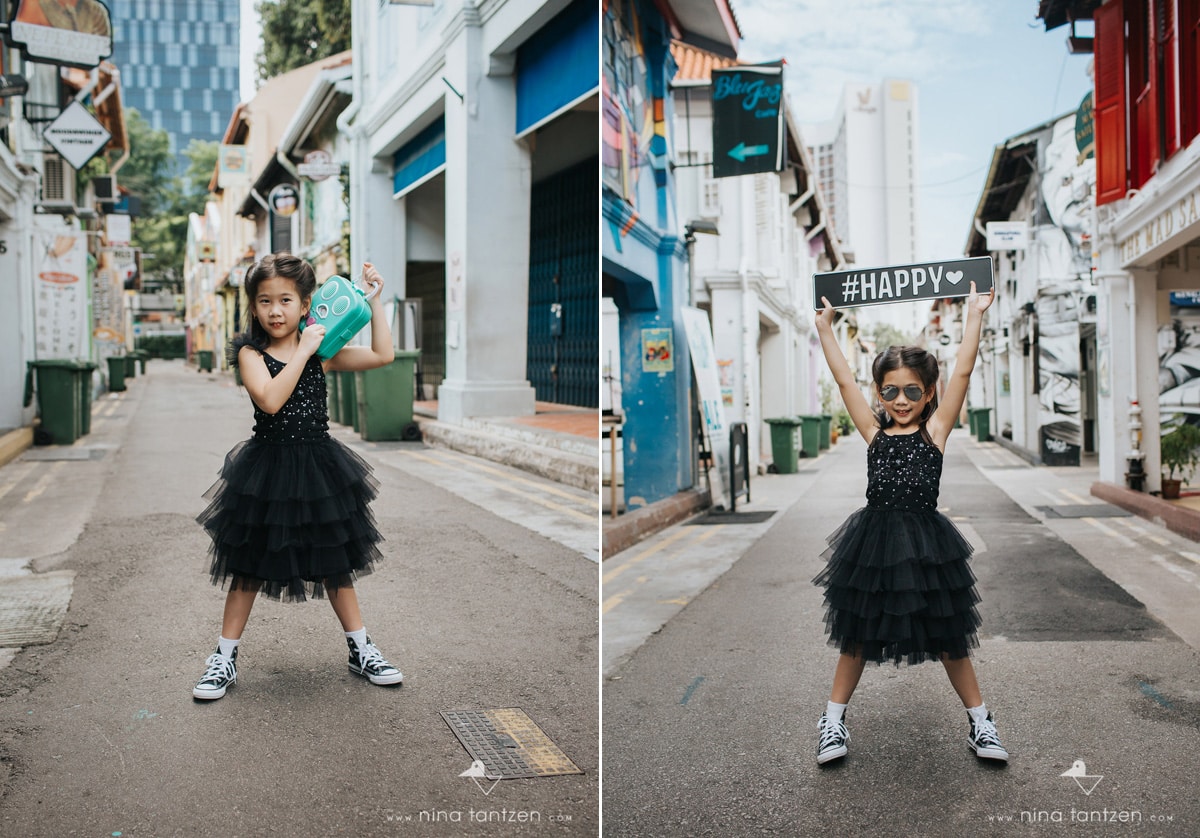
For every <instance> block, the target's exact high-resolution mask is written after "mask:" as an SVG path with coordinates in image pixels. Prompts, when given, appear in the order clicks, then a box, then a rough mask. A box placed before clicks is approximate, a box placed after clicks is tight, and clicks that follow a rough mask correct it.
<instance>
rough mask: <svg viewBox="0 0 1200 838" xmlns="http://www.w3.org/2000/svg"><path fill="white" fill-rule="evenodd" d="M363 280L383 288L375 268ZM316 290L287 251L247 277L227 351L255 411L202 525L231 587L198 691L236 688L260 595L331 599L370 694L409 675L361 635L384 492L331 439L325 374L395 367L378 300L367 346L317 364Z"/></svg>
mask: <svg viewBox="0 0 1200 838" xmlns="http://www.w3.org/2000/svg"><path fill="white" fill-rule="evenodd" d="M363 277H364V279H365V280H366V281H367V282H369V283H372V284H376V285H379V286H382V284H383V278H382V277H381V276H380V275H379V272H378V271H377V270H376V269H375V267H374V266H373V265H371V264H370V263H366V264H364V265H363ZM316 287H317V280H316V275H315V274H314V273H313V269H312V267H311V266H310V265H309V264H308V263H307V262H304V261H303V260H301V259H298V258H296V257H295V256H292V255H291V254H288V253H278V254H272V255H270V256H267V257H265V258H264V259H262V260H261V261H260V262H259V263H258V264H257V265H255V266H254V267H253V268H252V269H251V270H250V271H249V273H248V274H247V275H246V281H245V288H246V297H247V299H248V301H249V307H248V319H249V321H250V328H249V330H248V331H247V332H246V333H244V334H241V335H238V336H237V337H236V338H234V340H233V341H232V342H231V345H230V349H229V353H230V362H231V364H234V365H236V366H237V368H238V369H239V371H240V372H241V377H242V383H243V384H244V385H245V387H246V391H247V392H248V393H249V394H250V398H251V400H252V401H253V403H254V436H253V437H252V438H251V439H249V440H246V441H245V442H241V443H239V444H238V445H237V446H236V447H235V448H234V449H233V450H232V451H230V452H229V454H228V455H227V456H226V458H225V465H224V467H223V468H222V469H221V477H220V479H219V480H218V481H217V482H216V483H215V484H214V485H213V487H212V488H211V489H209V490H208V492H207V493H206V494H205V497H206V498H209V499H210V500H211V501H212V502H211V503H210V504H209V506H208V508H207V509H205V510H204V512H203V513H201V514H200V516H199V517H198V518H197V520H198V521H199V522H200V523H201V524H202V525H203V526H204V528H205V529H206V530H207V531H208V533H209V535H210V536H211V537H212V548H211V550H210V553H211V555H212V567H211V574H212V580H213V583H214V584H219V585H224V584H225V583H226V582H228V591H229V592H228V595H227V596H226V598H225V612H224V618H223V620H222V622H221V636H220V639H219V640H218V644H217V651H216V652H214V653H213V654H212V655H211V656H210V657H209V658H208V660H207V661H206V663H205V666H206V669H205V672H204V675H203V677H202V678H201V679H200V681H199V683H197V684H196V686H195V688H194V689H193V690H192V695H193V696H195V697H196V698H197V699H216V698H221V697H222V696H223V695H225V691H226V690H227V689H228V687H230V686H231V685H232V684H233V683H234V682H235V681H236V680H237V650H238V644H239V643H240V642H241V637H242V630H243V629H244V628H245V627H246V621H247V620H248V619H249V617H250V609H251V608H252V607H253V605H254V599H255V597H256V596H257V595H258V594H259V593H260V592H261V593H263V594H264V595H266V596H269V597H272V598H274V599H287V600H291V601H303V600H305V599H306V598H307V597H309V596H311V597H314V598H321V597H323V596H326V595H328V597H329V602H330V604H331V605H332V606H333V610H334V612H335V613H336V614H337V617H338V620H339V621H340V622H341V624H342V629H343V631H345V634H346V643H347V645H348V646H349V647H350V660H349V665H350V671H351V672H354V673H355V674H357V675H361V676H363V677H364V678H367V679H368V680H370V682H371V683H373V684H399V683H400V682H401V681H402V680H403V676H402V675H401V674H400V671H399V670H398V669H396V667H394V666H392V665H391V664H389V663H388V662H387V661H386V660H384V657H383V655H382V654H381V653H380V652H379V649H377V648H376V647H375V644H373V643H372V642H371V639H370V638H369V637H367V631H366V629H365V628H364V627H363V621H362V615H361V613H360V611H359V606H358V595H357V594H356V592H355V590H354V579H355V577H356V576H357V575H359V574H364V573H369V572H370V570H371V565H372V564H373V563H374V562H375V561H376V560H378V559H379V558H380V552H379V550H378V548H377V547H376V546H375V545H376V544H377V543H378V542H379V541H381V540H382V536H380V534H379V531H378V530H377V529H376V528H375V519H374V517H373V515H372V514H371V510H370V508H369V504H370V502H371V501H372V500H373V499H374V498H375V494H376V490H377V486H378V484H377V483H376V482H375V479H374V478H373V477H372V476H371V470H370V466H368V465H367V463H366V461H364V460H363V459H362V458H361V457H359V456H358V455H357V454H355V453H354V452H353V451H351V450H350V449H349V448H347V447H346V446H345V445H343V444H342V443H340V442H339V441H337V440H335V439H333V438H332V437H330V436H329V424H328V416H327V414H326V408H325V372H326V371H327V370H368V369H373V368H375V367H381V366H383V365H385V364H388V363H391V361H392V359H393V358H394V357H395V352H394V349H393V347H392V336H391V331H390V330H389V328H388V323H387V317H386V315H385V314H384V309H383V305H382V303H380V295H379V294H376V295H374V297H373V299H372V301H371V346H370V347H369V348H368V347H365V346H347V347H345V348H343V349H342V350H341V351H339V352H338V353H337V354H336V355H334V356H333V357H332V358H330V359H329V360H327V361H322V360H321V358H320V357H319V356H318V355H317V354H316V353H317V349H318V348H319V347H320V345H321V340H322V338H323V337H324V336H325V329H324V327H323V326H321V325H319V324H315V323H309V324H308V325H307V326H306V327H305V329H304V330H303V331H301V330H300V322H301V320H307V318H308V310H309V304H310V302H311V300H312V295H313V292H314V291H315V290H316Z"/></svg>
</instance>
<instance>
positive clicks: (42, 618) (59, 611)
mask: <svg viewBox="0 0 1200 838" xmlns="http://www.w3.org/2000/svg"><path fill="white" fill-rule="evenodd" d="M74 578H75V571H73V570H55V571H51V572H49V573H33V574H29V575H28V576H26V575H21V576H8V577H5V578H4V579H0V647H2V646H34V645H37V644H40V643H53V642H54V638H55V637H57V636H58V629H59V627H60V626H61V625H62V621H63V618H64V617H66V615H67V607H68V606H69V605H70V604H71V583H72V580H74Z"/></svg>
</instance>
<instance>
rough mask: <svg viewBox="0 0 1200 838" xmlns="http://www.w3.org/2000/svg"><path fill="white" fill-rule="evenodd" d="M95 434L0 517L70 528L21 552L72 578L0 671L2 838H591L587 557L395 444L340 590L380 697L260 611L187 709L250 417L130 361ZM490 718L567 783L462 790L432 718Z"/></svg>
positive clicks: (261, 606) (291, 609)
mask: <svg viewBox="0 0 1200 838" xmlns="http://www.w3.org/2000/svg"><path fill="white" fill-rule="evenodd" d="M114 422H119V427H114V428H109V430H108V435H107V437H105V438H106V439H108V440H109V442H107V443H106V444H105V445H106V447H104V448H103V450H102V452H101V453H100V454H98V455H97V456H96V457H93V458H91V459H89V460H87V461H84V462H81V464H80V466H79V469H80V470H79V471H78V472H73V471H72V470H71V468H72V466H73V465H74V464H73V463H66V464H65V466H62V467H61V468H62V470H61V471H59V472H55V474H56V480H59V481H61V486H60V488H61V491H60V492H59V493H58V494H56V493H55V492H54V491H47V492H46V493H45V496H44V497H42V498H39V499H38V503H39V504H40V505H37V506H36V511H35V512H30V511H28V510H25V511H24V512H23V513H22V514H23V515H24V517H22V518H20V520H21V521H23V522H24V533H25V535H26V537H27V539H28V540H30V541H34V542H36V540H37V538H36V537H34V536H31V535H29V533H30V530H31V528H32V526H33V523H34V522H36V523H38V525H39V526H40V527H41V528H42V529H41V530H40V531H39V532H41V533H42V535H41V538H42V540H43V541H44V542H45V544H46V545H47V549H48V550H49V549H54V548H57V547H59V546H60V545H59V543H58V542H59V541H61V540H63V539H62V538H61V535H60V534H58V533H56V520H58V519H59V518H60V517H61V519H62V522H63V523H62V524H61V526H62V527H63V528H65V529H66V530H69V531H71V538H70V539H67V540H68V541H69V542H70V543H69V546H68V547H66V549H65V550H60V551H59V552H53V553H47V554H45V555H42V554H41V553H38V552H37V551H36V544H34V545H33V546H32V547H29V546H23V548H22V549H23V550H24V552H23V555H33V556H36V557H37V560H36V561H35V562H34V568H35V569H36V570H38V571H43V572H45V571H50V570H56V569H69V570H73V571H74V572H75V577H74V595H73V599H72V601H71V606H70V610H69V612H68V613H67V616H66V620H65V622H64V624H63V627H62V630H61V631H60V633H59V635H58V639H57V640H56V641H55V642H53V643H52V644H50V645H44V646H31V647H27V648H26V649H24V650H23V651H22V652H20V653H19V654H18V655H17V656H16V657H15V659H14V660H13V662H12V663H11V665H9V666H8V667H6V668H4V669H3V670H0V781H2V783H0V834H3V835H6V836H7V835H12V836H55V837H56V838H57V837H58V836H67V835H104V836H116V835H120V836H127V837H132V836H169V835H181V836H194V835H222V836H262V835H287V836H309V835H314V836H315V835H321V836H325V835H347V836H376V835H379V836H383V835H400V834H422V835H424V834H428V835H461V834H506V835H507V834H534V833H536V834H562V835H595V834H596V833H597V831H598V797H599V791H598V786H599V783H598V775H599V770H598V769H599V751H598V713H597V701H598V686H597V677H596V661H597V617H596V615H597V608H598V601H597V592H596V564H595V563H594V561H590V560H589V559H588V558H587V557H586V556H584V555H582V554H581V553H579V552H578V551H576V550H572V549H570V548H569V547H566V546H564V545H563V544H562V543H559V542H557V541H554V540H552V539H549V538H545V537H543V536H541V535H538V534H536V533H534V532H532V531H531V530H529V529H526V528H525V527H523V526H521V523H520V521H519V520H506V519H505V518H502V517H499V516H496V515H493V514H491V513H489V512H487V511H486V510H484V509H482V508H481V507H479V506H477V505H475V504H472V503H469V502H467V501H465V500H463V499H462V498H460V497H458V496H457V495H455V494H454V493H452V492H449V491H446V490H444V489H442V488H439V487H438V486H435V485H433V484H431V483H428V482H426V481H424V480H422V479H420V478H418V477H416V476H414V474H412V473H410V472H407V471H405V470H404V469H403V468H402V467H400V466H398V465H397V463H400V462H401V461H402V457H403V451H402V450H401V449H400V448H394V449H393V450H391V452H390V453H389V457H388V458H387V461H386V462H384V461H383V460H380V459H377V460H376V476H377V477H378V478H379V480H380V482H381V484H382V486H381V492H380V497H379V499H378V500H377V501H376V503H375V506H374V510H375V513H376V517H377V519H378V523H379V526H380V529H381V530H382V532H383V534H384V536H385V538H386V542H385V544H384V545H383V549H384V552H385V557H386V560H385V562H383V563H382V565H381V567H380V569H379V570H378V571H376V572H375V573H374V574H371V575H370V576H367V577H365V578H364V579H363V580H362V582H361V584H360V585H359V594H360V599H361V602H362V606H363V611H364V616H365V619H366V624H367V628H368V630H369V631H370V632H371V635H372V637H373V639H374V640H375V641H376V643H377V644H378V645H379V647H380V648H381V649H382V650H383V651H384V653H385V654H386V655H387V656H388V657H389V658H390V659H391V660H392V662H394V663H395V664H397V665H398V666H399V667H400V668H401V669H402V670H403V671H404V673H405V676H406V678H405V683H404V685H403V686H402V687H399V688H381V687H375V686H372V685H370V684H369V683H367V682H366V681H365V680H363V679H360V678H358V677H357V676H354V675H352V674H351V673H350V672H349V671H348V670H347V667H346V647H345V640H344V638H343V636H342V632H341V629H340V627H339V626H338V624H337V621H336V619H335V617H334V615H333V612H332V609H330V607H329V606H328V604H326V603H325V602H321V601H316V602H309V603H304V604H298V605H297V604H278V603H274V602H271V601H266V600H264V601H260V602H259V603H258V604H257V605H256V607H255V610H254V613H253V614H252V616H251V620H250V624H249V626H248V628H247V631H246V633H245V635H244V640H243V645H242V649H241V655H240V658H239V680H238V683H237V684H236V686H234V687H233V688H232V689H231V690H230V692H229V694H228V695H227V696H226V697H225V698H223V699H221V700H219V701H215V702H210V703H201V702H195V701H193V699H192V695H191V689H192V686H193V684H194V683H195V681H196V680H197V678H198V677H199V676H200V674H201V672H202V671H203V664H204V659H205V657H206V656H207V655H208V654H210V653H211V652H212V650H213V648H214V646H215V641H216V637H217V634H218V631H219V628H220V616H221V607H222V603H223V599H224V595H223V593H222V592H221V591H220V590H219V589H216V588H214V587H212V586H211V585H210V583H209V579H208V576H207V564H208V561H207V557H206V550H207V539H206V536H205V535H204V533H203V531H202V530H201V529H200V527H199V526H198V525H197V524H196V523H195V522H194V520H193V519H194V516H195V515H196V514H197V513H198V512H199V511H200V510H201V509H202V508H203V506H204V503H205V502H204V500H203V498H202V497H201V495H202V493H203V492H204V491H205V490H206V489H207V488H208V487H209V485H211V483H212V482H213V480H214V479H215V477H216V472H217V470H218V469H219V467H220V464H221V461H222V458H223V457H224V454H225V452H226V451H227V450H228V449H229V448H230V447H232V446H233V445H234V444H235V443H236V442H237V441H239V440H240V439H243V438H245V437H246V436H248V435H249V429H250V425H251V418H250V407H249V403H248V400H247V399H246V396H245V394H244V392H242V391H240V390H238V389H236V388H234V387H233V386H232V383H231V381H230V380H229V378H228V377H226V376H218V375H211V376H210V375H202V374H197V373H196V372H194V371H191V370H185V369H184V368H183V367H182V365H180V364H179V363H175V364H170V363H168V362H151V363H150V365H149V375H148V376H146V377H145V378H139V379H138V381H137V382H136V383H135V385H134V386H133V387H132V388H131V390H130V393H129V394H127V395H126V396H125V397H122V400H121V402H120V410H119V411H118V412H117V414H115V417H114ZM120 423H123V424H120ZM102 430H103V429H102ZM88 440H89V438H88V437H85V438H84V439H83V440H81V441H80V443H78V445H87V444H88ZM413 446H414V447H413V448H412V450H413V451H414V452H419V451H420V450H421V446H420V444H419V443H418V444H413ZM366 453H367V456H368V457H370V452H369V451H367V452H366ZM97 463H99V464H100V465H97ZM85 469H86V470H85ZM87 481H96V482H95V485H94V486H93V488H94V492H92V495H94V497H92V499H91V500H89V501H86V502H85V501H84V500H82V499H81V500H80V501H79V504H77V505H74V506H70V505H64V506H60V507H57V508H56V507H55V505H54V504H55V503H56V500H55V498H61V497H75V496H77V495H78V496H79V497H80V498H86V497H90V496H89V495H88V492H87V486H86V485H84V484H86V482H87ZM53 488H54V487H53V486H52V487H51V489H53ZM13 494H14V495H15V494H17V493H13ZM30 496H31V495H29V494H26V495H25V497H30ZM593 502H594V501H593ZM80 510H82V512H81V511H80ZM18 511H20V510H18ZM13 514H14V515H15V514H16V512H14V513H13ZM80 518H82V520H80V521H79V522H78V523H79V526H80V528H81V532H80V533H79V534H78V538H77V539H76V538H74V534H75V533H74V531H73V528H74V527H75V524H74V523H72V522H74V521H76V519H80ZM56 539H57V540H56ZM509 707H517V708H521V709H522V710H524V711H525V712H526V713H527V714H528V715H529V717H530V718H531V719H532V720H533V721H534V722H535V723H537V724H538V725H540V727H541V728H542V729H543V730H544V732H545V733H546V734H547V736H549V738H550V739H551V740H552V741H553V742H554V743H555V744H556V745H557V746H558V747H559V748H561V749H562V751H563V752H564V753H565V754H566V755H567V756H568V757H569V758H570V759H571V760H573V761H574V763H575V764H576V765H577V766H578V767H579V768H581V769H583V772H584V773H582V774H576V775H565V776H554V777H540V778H536V779H525V780H504V781H501V782H500V783H499V784H497V785H496V786H495V787H494V788H490V789H489V788H488V785H487V784H484V785H478V784H476V783H475V781H474V780H472V779H471V778H470V777H461V776H460V775H461V774H462V773H463V772H464V771H466V770H467V769H468V768H469V767H470V765H471V758H470V756H469V755H468V753H467V751H466V750H465V749H464V748H463V746H462V745H461V744H460V743H459V741H458V740H457V739H456V738H455V736H454V734H453V733H452V732H451V730H450V729H449V728H448V727H447V725H446V724H445V723H444V721H443V720H442V717H441V716H440V715H439V713H440V711H444V710H462V709H471V710H486V709H496V708H509ZM485 789H486V790H487V791H488V793H487V794H484V790H485Z"/></svg>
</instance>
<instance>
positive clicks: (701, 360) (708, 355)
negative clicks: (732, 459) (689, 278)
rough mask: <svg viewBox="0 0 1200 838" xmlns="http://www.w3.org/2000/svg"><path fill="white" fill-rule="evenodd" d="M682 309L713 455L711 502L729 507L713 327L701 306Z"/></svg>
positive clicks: (726, 439) (725, 435) (726, 444)
mask: <svg viewBox="0 0 1200 838" xmlns="http://www.w3.org/2000/svg"><path fill="white" fill-rule="evenodd" d="M680 312H681V314H682V316H683V326H684V329H686V330H687V341H688V349H689V350H690V351H691V355H692V371H693V372H694V373H695V374H696V390H697V396H698V399H697V400H698V401H699V403H700V416H701V419H702V421H703V422H704V436H705V438H706V439H707V440H708V450H709V451H711V452H712V455H713V467H712V468H711V469H710V470H709V472H708V478H709V486H710V488H711V490H712V504H713V506H714V507H715V508H717V509H728V508H729V500H728V497H729V493H728V490H727V489H726V480H727V479H728V476H729V426H728V425H727V424H726V423H725V407H724V405H722V404H721V377H720V373H719V372H718V370H717V353H716V352H715V351H714V349H713V338H712V328H711V327H710V326H709V323H708V315H707V314H705V313H704V312H703V311H701V310H700V309H698V308H688V307H687V306H684V307H683V308H682V309H681V310H680Z"/></svg>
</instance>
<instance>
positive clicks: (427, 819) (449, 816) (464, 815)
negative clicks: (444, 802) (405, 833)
mask: <svg viewBox="0 0 1200 838" xmlns="http://www.w3.org/2000/svg"><path fill="white" fill-rule="evenodd" d="M387 820H388V823H414V824H422V823H480V824H482V823H542V822H543V821H545V822H548V823H567V822H570V820H571V816H570V815H546V816H545V817H543V816H542V813H541V812H538V811H536V810H531V809H422V810H421V811H420V812H417V813H416V814H415V815H412V814H406V815H400V814H396V813H393V812H388V813H387Z"/></svg>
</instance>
